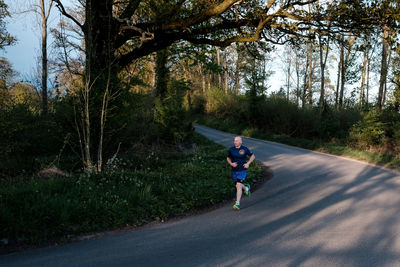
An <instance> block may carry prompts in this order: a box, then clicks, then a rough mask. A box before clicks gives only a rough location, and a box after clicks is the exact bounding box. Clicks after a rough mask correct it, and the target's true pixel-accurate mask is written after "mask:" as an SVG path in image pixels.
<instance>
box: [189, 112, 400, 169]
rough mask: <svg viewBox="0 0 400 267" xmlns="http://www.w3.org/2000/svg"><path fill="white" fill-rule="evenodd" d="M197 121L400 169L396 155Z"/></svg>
mask: <svg viewBox="0 0 400 267" xmlns="http://www.w3.org/2000/svg"><path fill="white" fill-rule="evenodd" d="M196 121H197V123H199V124H203V125H206V126H209V127H212V128H215V129H218V130H221V131H227V132H231V133H234V134H238V135H243V136H249V137H253V138H258V139H263V140H269V141H273V142H277V143H282V144H287V145H291V146H297V147H301V148H305V149H310V150H315V151H320V152H324V153H329V154H334V155H339V156H345V157H350V158H354V159H358V160H363V161H366V162H369V163H372V164H377V165H380V166H385V167H389V168H393V169H400V157H399V156H396V155H389V154H381V153H376V152H370V151H363V150H358V149H355V148H352V147H350V146H348V145H346V144H340V143H339V144H334V143H326V142H321V141H318V140H308V139H302V138H293V137H288V136H282V135H277V134H272V133H266V132H263V131H260V130H257V129H251V128H249V127H248V126H246V125H244V124H237V123H235V122H232V121H229V120H221V119H216V118H213V117H206V116H198V117H196Z"/></svg>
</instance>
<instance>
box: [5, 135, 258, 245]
mask: <svg viewBox="0 0 400 267" xmlns="http://www.w3.org/2000/svg"><path fill="white" fill-rule="evenodd" d="M194 144H195V146H194V149H192V150H193V151H191V152H190V153H189V152H186V153H183V152H178V151H176V150H173V149H163V150H158V151H153V152H151V151H148V152H147V154H143V153H139V152H137V151H135V152H132V153H129V154H125V155H123V156H121V157H120V158H119V159H118V160H117V161H114V162H113V163H112V164H110V166H108V167H109V168H108V171H105V172H103V173H99V174H92V175H88V174H80V175H75V176H73V177H69V178H50V179H40V178H35V177H20V178H14V179H3V180H2V181H0V226H1V227H0V240H8V242H9V244H16V243H24V244H41V243H43V242H46V241H48V240H62V239H65V238H67V239H68V237H71V236H74V235H79V234H83V233H88V232H94V231H104V230H110V229H117V228H121V227H124V226H126V225H130V226H140V225H143V224H146V223H148V222H150V221H154V220H160V221H161V220H166V219H168V218H170V217H172V216H174V215H179V214H182V213H185V212H188V211H194V210H197V209H201V208H205V207H209V206H212V205H214V204H215V203H219V202H222V201H224V200H229V199H233V198H234V195H235V187H234V185H233V183H232V181H231V173H230V168H229V166H228V164H227V163H226V160H225V159H226V153H227V152H226V148H224V147H222V146H220V145H217V144H215V143H212V142H210V141H208V140H207V139H205V138H204V137H201V136H200V135H197V134H196V135H195V136H194ZM260 177H261V167H260V166H258V165H257V164H254V165H252V168H250V170H249V174H248V180H249V181H250V182H251V183H255V182H257V181H258V180H259V178H260Z"/></svg>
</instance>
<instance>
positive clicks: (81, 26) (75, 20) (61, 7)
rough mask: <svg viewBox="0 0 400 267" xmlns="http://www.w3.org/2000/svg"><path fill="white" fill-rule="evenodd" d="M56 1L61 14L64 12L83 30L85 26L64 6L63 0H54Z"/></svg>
mask: <svg viewBox="0 0 400 267" xmlns="http://www.w3.org/2000/svg"><path fill="white" fill-rule="evenodd" d="M54 2H56V4H57V8H58V9H59V10H60V12H61V14H63V15H64V16H66V17H67V18H69V19H71V20H72V21H73V22H75V24H76V25H78V26H79V27H80V28H81V29H82V31H84V27H83V25H82V24H81V23H80V22H79V21H78V20H77V19H76V18H74V17H73V16H71V15H70V14H69V13H68V12H67V11H66V10H65V8H64V5H63V4H62V3H61V0H54Z"/></svg>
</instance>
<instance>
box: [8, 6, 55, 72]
mask: <svg viewBox="0 0 400 267" xmlns="http://www.w3.org/2000/svg"><path fill="white" fill-rule="evenodd" d="M32 1H33V0H32ZM4 2H5V3H6V4H7V5H8V9H9V12H10V13H11V18H7V19H6V23H7V24H6V29H7V31H8V32H9V33H10V34H11V35H13V36H14V37H16V38H17V43H16V44H14V45H12V46H9V47H6V48H5V49H4V50H0V56H2V57H5V58H7V59H8V60H9V61H10V62H11V63H12V65H13V68H14V70H16V71H17V72H18V73H19V74H20V78H21V79H27V77H29V76H32V75H33V73H35V70H36V69H37V67H36V66H37V62H38V57H39V56H40V53H41V52H40V43H41V41H40V39H41V37H40V36H41V30H40V24H39V23H40V21H39V17H38V16H37V15H36V14H35V13H34V12H22V11H24V10H27V9H29V4H27V2H29V1H28V0H5V1H4ZM37 2H38V1H37ZM58 18H59V13H58V10H57V9H56V7H55V6H53V8H52V11H51V17H50V19H49V29H50V27H51V26H53V25H56V24H57V22H58ZM51 42H52V38H51V35H50V34H49V35H48V43H49V44H51Z"/></svg>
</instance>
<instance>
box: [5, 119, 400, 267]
mask: <svg viewBox="0 0 400 267" xmlns="http://www.w3.org/2000/svg"><path fill="white" fill-rule="evenodd" d="M196 130H197V131H198V132H199V133H201V134H203V135H205V136H206V137H208V138H210V139H212V140H214V141H215V142H217V143H220V144H222V145H225V146H231V145H232V142H233V137H234V136H233V135H231V134H226V133H223V132H219V131H215V130H212V129H209V128H206V127H202V126H196ZM243 144H244V145H246V146H248V147H249V148H250V149H252V150H253V152H254V153H255V155H256V159H257V160H260V161H262V162H264V163H265V164H266V165H267V166H269V167H270V168H271V169H272V170H273V172H274V177H273V178H272V179H271V180H270V181H268V182H267V183H265V184H264V186H263V187H261V188H260V189H258V190H257V191H256V192H255V193H253V194H252V195H251V198H249V199H244V200H243V201H242V203H241V208H242V209H241V210H240V211H239V212H235V211H233V209H232V204H233V203H229V204H227V205H225V206H223V207H222V208H219V209H217V210H214V211H211V212H209V213H205V214H201V215H196V216H192V217H188V218H184V219H182V220H178V221H172V222H167V223H164V224H157V225H154V226H151V227H145V228H142V229H140V230H135V231H132V232H129V233H124V234H119V235H113V236H107V237H104V238H99V239H96V240H89V241H85V242H80V243H73V244H67V245H62V246H57V247H49V248H43V249H37V250H33V251H26V252H22V253H15V254H10V255H3V256H0V266H324V267H325V266H363V267H364V266H400V234H399V233H400V174H399V172H396V171H392V170H388V169H385V168H380V167H375V166H372V165H368V164H365V163H362V162H359V161H355V160H351V159H345V158H341V157H336V156H330V155H326V154H321V153H315V152H311V151H308V150H303V149H298V148H293V147H289V146H285V145H281V144H276V143H271V142H265V141H259V140H256V139H248V138H245V139H244V142H243Z"/></svg>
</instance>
